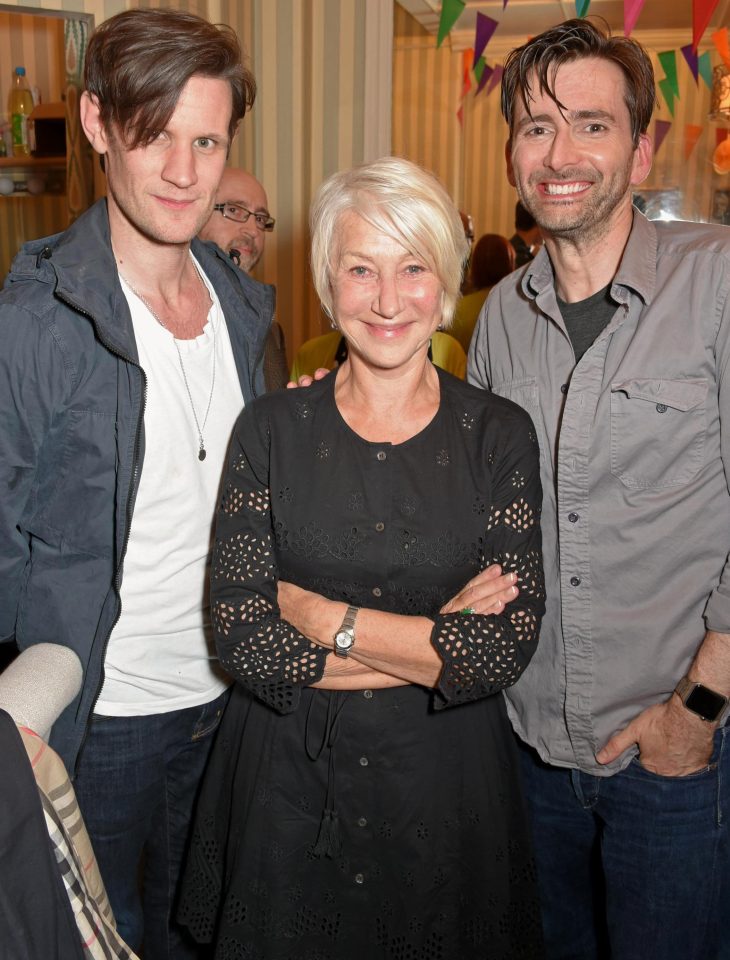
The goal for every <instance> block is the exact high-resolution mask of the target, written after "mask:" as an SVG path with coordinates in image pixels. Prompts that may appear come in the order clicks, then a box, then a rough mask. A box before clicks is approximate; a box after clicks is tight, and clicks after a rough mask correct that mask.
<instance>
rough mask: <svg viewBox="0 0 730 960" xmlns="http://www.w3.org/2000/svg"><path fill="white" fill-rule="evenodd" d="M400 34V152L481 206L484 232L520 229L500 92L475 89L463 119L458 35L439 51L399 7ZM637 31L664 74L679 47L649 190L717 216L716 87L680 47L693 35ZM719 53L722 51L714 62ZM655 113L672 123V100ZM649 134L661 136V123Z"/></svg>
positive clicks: (463, 204) (396, 98) (460, 198)
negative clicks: (698, 130)
mask: <svg viewBox="0 0 730 960" xmlns="http://www.w3.org/2000/svg"><path fill="white" fill-rule="evenodd" d="M394 34H395V38H394V54H393V57H394V59H393V152H394V153H397V154H400V155H401V156H405V157H408V158H409V159H412V160H415V161H416V162H418V163H421V164H423V165H424V166H426V167H428V168H430V169H432V170H433V171H434V172H435V173H436V174H437V175H438V176H439V177H440V178H441V180H442V181H443V182H444V184H445V185H446V187H447V188H448V189H449V191H450V192H451V195H452V196H453V197H454V199H455V201H456V202H457V204H458V205H459V207H460V208H461V209H462V210H465V211H466V212H468V213H471V215H472V217H473V220H474V228H475V232H476V235H477V237H478V236H480V235H481V234H482V233H492V232H494V233H502V234H504V235H505V236H511V235H512V233H513V232H514V204H515V201H516V199H517V197H516V193H515V191H514V190H513V188H512V187H510V185H509V184H508V183H507V179H506V174H505V160H504V151H505V146H506V140H507V129H506V126H505V123H504V120H503V119H502V115H501V112H500V108H499V90H498V89H496V90H494V91H493V92H492V93H491V94H490V95H489V96H486V91H484V92H482V93H481V94H480V95H479V96H478V97H475V95H474V90H472V92H470V93H468V94H467V95H466V97H465V99H464V100H463V125H460V124H459V122H458V120H457V117H456V111H457V109H458V107H459V104H460V103H461V99H460V98H461V85H462V80H461V71H462V54H461V51H456V50H452V49H451V48H450V46H449V41H446V42H445V43H444V44H443V45H442V47H441V48H440V49H437V48H436V40H435V38H434V37H433V36H432V35H430V34H429V33H427V31H425V30H424V29H423V28H422V27H421V26H420V24H418V22H417V21H416V20H415V19H414V18H413V17H412V16H411V15H410V14H409V13H407V12H406V11H405V10H404V9H403V8H402V7H400V6H399V5H398V4H396V6H395V18H394ZM633 36H635V38H636V39H637V40H639V41H640V42H643V43H644V44H645V45H646V46H647V48H648V49H649V52H650V55H651V57H652V60H653V62H654V68H655V71H656V73H657V77H658V78H660V77H662V76H663V75H664V73H663V71H662V70H661V67H660V66H659V64H658V60H657V54H658V53H659V52H662V51H664V50H672V49H676V50H677V60H678V63H677V74H678V78H679V84H680V99H679V100H678V101H676V103H675V117H674V119H673V125H672V128H671V130H670V132H669V135H668V136H667V139H666V140H665V141H664V144H663V146H662V147H661V148H660V150H659V152H658V153H657V156H656V158H655V162H654V167H653V170H652V172H651V174H650V176H649V178H648V179H647V181H646V183H645V184H643V188H644V189H647V190H667V189H671V190H674V189H678V190H679V191H680V192H681V196H682V208H681V215H682V217H684V218H685V219H694V220H702V219H707V218H708V216H709V211H710V204H711V202H712V201H711V197H712V193H713V190H714V189H715V188H719V187H724V188H725V189H728V187H730V183H729V182H728V178H727V177H725V178H723V179H724V183H723V182H722V180H721V178H719V177H718V176H717V175H716V174H714V173H713V170H712V166H711V163H710V159H711V156H712V152H713V150H714V148H715V142H716V141H715V130H716V127H717V125H716V124H712V123H709V122H708V121H707V112H708V110H709V104H710V91H709V90H708V89H707V87H706V86H705V84H704V83H703V82H702V81H700V83H699V85H696V84H695V83H694V80H693V78H692V75H691V73H690V72H689V69H688V68H687V65H686V64H685V63H684V59H683V57H682V56H681V54H680V53H679V47H680V46H682V45H683V44H684V43H686V42H687V37H686V35H685V34H681V35H680V34H677V35H673V34H671V33H665V34H664V35H662V36H647V35H644V36H642V34H641V31H636V32H635V34H633ZM525 39H526V38H521V37H519V38H514V37H513V38H507V40H506V41H505V39H502V40H501V45H500V44H498V43H497V41H496V39H495V41H493V42H492V43H491V44H490V48H489V50H490V52H492V54H493V55H494V56H495V58H496V61H497V62H502V61H503V59H504V56H505V55H506V53H507V51H508V50H509V49H510V47H511V46H512V45H518V44H520V43H523V42H524V40H525ZM509 41H512V42H511V43H510V42H509ZM705 49H712V50H714V47H712V46H711V42H710V40H709V38H706V39H705V40H704V41H703V44H701V46H700V52H703V51H704V50H705ZM716 59H717V56H716V55H715V56H714V57H713V60H716ZM472 82H473V80H472ZM655 119H663V120H669V121H671V120H672V116H671V114H670V113H669V110H668V108H667V106H666V104H664V102H663V101H662V103H661V106H660V107H659V108H658V109H657V111H656V112H655ZM687 124H696V125H698V126H702V128H703V130H702V134H701V136H700V139H699V141H698V143H697V145H696V146H695V148H694V150H693V152H692V154H691V155H690V157H689V159H688V160H686V159H685V157H684V130H685V126H686V125H687ZM649 132H650V134H651V135H652V137H653V132H654V123H653V121H652V125H651V127H650V131H649Z"/></svg>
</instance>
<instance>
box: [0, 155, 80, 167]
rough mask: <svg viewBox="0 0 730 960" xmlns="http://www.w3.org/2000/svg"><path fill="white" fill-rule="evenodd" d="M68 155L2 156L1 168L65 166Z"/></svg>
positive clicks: (0, 158)
mask: <svg viewBox="0 0 730 960" xmlns="http://www.w3.org/2000/svg"><path fill="white" fill-rule="evenodd" d="M65 166H66V157H33V156H27V157H0V170H2V169H8V168H16V167H21V168H23V169H25V170H28V169H36V170H38V169H43V168H48V167H65Z"/></svg>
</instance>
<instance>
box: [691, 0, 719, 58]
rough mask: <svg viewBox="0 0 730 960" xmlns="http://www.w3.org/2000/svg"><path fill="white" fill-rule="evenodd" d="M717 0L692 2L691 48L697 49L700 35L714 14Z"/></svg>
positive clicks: (695, 0) (693, 0)
mask: <svg viewBox="0 0 730 960" xmlns="http://www.w3.org/2000/svg"><path fill="white" fill-rule="evenodd" d="M717 4H718V0H692V46H693V47H694V48H695V50H696V49H697V47H699V45H700V40H701V39H702V34H703V33H704V32H705V30H707V27H708V25H709V23H710V19H711V18H712V14H713V13H714V12H715V7H716V6H717Z"/></svg>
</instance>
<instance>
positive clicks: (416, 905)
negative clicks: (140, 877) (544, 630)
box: [179, 371, 543, 960]
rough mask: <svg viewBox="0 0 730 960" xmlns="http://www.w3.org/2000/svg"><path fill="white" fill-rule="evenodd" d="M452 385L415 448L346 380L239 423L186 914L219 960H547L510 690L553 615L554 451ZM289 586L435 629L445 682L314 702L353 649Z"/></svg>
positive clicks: (261, 406) (445, 377) (513, 412)
mask: <svg viewBox="0 0 730 960" xmlns="http://www.w3.org/2000/svg"><path fill="white" fill-rule="evenodd" d="M439 381H440V388H441V401H440V406H439V409H438V411H437V413H436V415H435V417H434V419H433V420H432V421H431V422H430V423H429V424H428V426H427V427H425V429H424V430H422V431H421V432H420V433H419V434H417V435H416V436H415V437H413V438H412V439H410V440H408V441H406V442H405V443H401V444H398V445H391V444H388V443H371V442H368V441H365V440H363V439H362V438H361V437H359V436H357V435H356V434H355V433H354V432H353V431H352V430H351V429H350V428H349V427H348V426H347V424H346V423H345V422H344V420H343V419H342V417H341V416H340V414H339V411H338V410H337V407H336V404H335V401H334V383H335V375H334V374H332V375H330V376H329V377H327V378H326V379H325V380H323V381H321V382H319V383H317V384H315V385H313V386H312V387H310V388H308V389H307V390H303V389H302V390H296V391H282V392H279V393H275V394H270V395H268V396H266V397H264V398H262V399H261V400H258V401H256V402H255V403H254V404H251V405H249V406H248V407H247V408H246V410H245V411H244V413H243V414H242V416H241V419H240V420H239V422H238V425H237V427H236V431H235V434H234V439H233V443H232V446H231V455H230V461H229V467H228V473H227V476H226V480H225V489H224V494H223V499H222V504H221V509H220V511H219V515H218V527H217V539H216V548H215V551H214V558H213V586H212V597H211V603H212V607H213V617H214V628H215V631H216V639H217V644H218V650H219V654H220V657H221V661H222V663H223V665H224V666H225V668H226V669H227V670H228V671H229V672H230V674H231V675H232V676H233V677H234V678H235V679H236V681H237V682H236V684H235V688H234V691H233V696H232V698H231V701H230V704H229V707H228V709H227V711H226V715H225V717H224V720H223V723H222V726H221V730H220V733H219V736H218V740H217V743H216V745H215V747H214V750H213V754H212V756H211V761H210V765H209V768H208V771H207V774H206V778H205V781H204V784H203V789H202V794H201V798H200V802H199V807H198V814H197V819H196V825H195V830H194V835H193V841H192V848H191V853H190V858H189V862H188V867H187V871H186V876H185V881H184V885H183V894H182V899H181V908H180V913H179V917H180V919H181V920H182V922H184V923H186V924H187V925H188V926H189V927H190V929H191V931H192V933H193V935H194V936H195V937H196V939H198V940H199V941H200V942H211V941H212V942H214V943H215V945H216V949H215V956H216V958H218V960H233V958H236V960H238V958H246V960H357V958H367V960H377V958H383V960H477V958H478V960H487V958H495V960H496V958H500V960H519V958H536V957H540V956H542V951H541V935H540V924H539V913H538V905H537V899H536V889H535V877H534V866H533V860H532V856H531V851H530V844H529V838H528V831H527V825H526V818H525V811H524V805H523V799H522V796H521V792H520V784H519V779H518V772H517V759H516V756H515V747H514V740H513V735H512V733H511V730H510V726H509V722H508V720H507V717H506V713H505V707H504V700H503V698H502V696H501V695H500V694H499V691H500V690H501V689H502V688H503V687H505V686H508V685H510V684H512V683H514V682H515V681H516V680H517V678H518V677H519V675H520V673H521V672H522V671H523V669H524V668H525V666H526V665H527V663H528V662H529V660H530V657H531V656H532V653H533V652H534V650H535V645H536V642H537V635H538V628H539V621H540V618H541V616H542V613H543V580H542V567H541V561H540V532H539V513H540V500H541V491H540V482H539V470H538V447H537V443H536V440H535V436H534V433H533V428H532V424H531V422H530V420H529V417H528V416H527V414H525V412H524V411H523V410H521V409H520V408H519V407H517V406H515V405H514V404H512V403H510V402H509V401H507V400H504V399H502V398H500V397H497V396H494V395H491V394H488V393H485V392H483V391H481V390H477V389H476V388H474V387H471V386H467V385H466V384H464V383H462V382H461V381H458V380H456V379H454V378H453V377H451V376H449V374H446V373H444V372H443V371H439ZM492 562H499V563H501V564H502V566H503V568H505V569H513V570H516V571H517V572H518V574H519V580H520V591H521V592H520V597H519V599H518V600H517V601H515V602H514V603H513V604H512V605H511V606H510V607H509V608H508V609H507V611H505V613H504V614H503V615H501V616H492V617H484V616H479V615H468V614H467V615H450V616H442V615H439V614H438V610H439V608H440V606H441V605H442V604H443V603H445V601H446V600H447V599H448V598H449V597H451V596H453V595H454V594H455V593H456V592H457V590H458V589H459V588H460V587H461V586H462V585H463V584H464V583H465V582H466V580H467V579H468V578H469V577H471V576H473V575H474V574H475V573H476V572H477V571H478V570H480V569H483V568H484V567H485V566H486V565H487V564H488V563H492ZM277 578H281V579H286V580H289V581H291V582H293V583H297V584H299V585H300V586H302V587H305V588H307V589H310V590H314V591H317V592H318V593H320V594H322V595H324V596H327V597H330V598H333V599H339V600H344V601H346V602H348V603H352V604H355V605H357V606H364V607H371V608H377V609H380V610H387V611H391V612H395V613H402V614H418V615H425V616H428V617H431V618H432V619H434V621H435V625H434V628H433V632H432V642H433V644H434V646H435V648H436V650H437V651H438V652H439V654H440V656H441V658H442V660H443V671H442V674H441V677H440V681H439V684H438V687H437V689H436V690H427V689H423V688H421V687H418V686H415V685H411V686H405V687H400V688H395V689H391V690H384V691H381V690H360V691H354V692H347V693H336V692H330V691H323V690H313V689H311V687H310V686H309V684H311V683H313V682H315V681H316V680H317V679H319V678H320V677H321V675H322V671H323V669H324V666H325V660H326V658H327V656H330V655H333V654H330V652H329V651H328V650H325V649H324V648H322V647H319V646H317V645H315V644H313V643H311V642H310V641H309V640H307V639H306V638H305V637H303V636H302V635H301V634H299V633H298V632H297V631H296V630H294V628H293V627H292V626H291V625H290V624H288V623H287V622H285V621H283V620H281V619H279V617H278V613H279V611H278V607H277V604H276V581H277ZM394 640H395V641H396V642H397V640H398V638H397V637H394Z"/></svg>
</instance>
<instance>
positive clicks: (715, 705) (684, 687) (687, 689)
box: [674, 677, 728, 723]
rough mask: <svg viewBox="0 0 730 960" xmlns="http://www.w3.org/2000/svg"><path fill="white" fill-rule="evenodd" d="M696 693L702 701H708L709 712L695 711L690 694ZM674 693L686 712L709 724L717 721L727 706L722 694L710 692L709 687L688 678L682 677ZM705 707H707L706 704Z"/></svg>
mask: <svg viewBox="0 0 730 960" xmlns="http://www.w3.org/2000/svg"><path fill="white" fill-rule="evenodd" d="M696 691H697V692H698V693H699V694H700V696H701V697H702V698H703V699H705V700H709V701H710V703H709V706H710V707H711V709H710V710H707V709H701V708H700V709H696V706H695V704H693V703H692V702H691V699H692V694H693V693H695V692H696ZM674 692H675V693H676V694H677V696H678V697H679V699H680V700H681V701H682V703H683V704H684V706H685V707H686V708H687V709H688V710H690V711H691V712H692V713H694V714H696V715H697V716H698V717H701V718H702V719H703V720H707V721H709V722H710V723H714V722H715V720H718V719H719V717H720V715H721V714H722V712H723V710H724V709H725V708H726V707H727V705H728V697H726V696H725V695H724V694H722V693H718V692H717V691H716V690H712V689H711V688H710V687H706V686H705V685H704V683H700V681H699V680H691V679H690V678H689V677H682V679H681V680H680V681H679V683H678V684H677V686H676V687H675V688H674ZM705 706H707V704H706V705H705Z"/></svg>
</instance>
